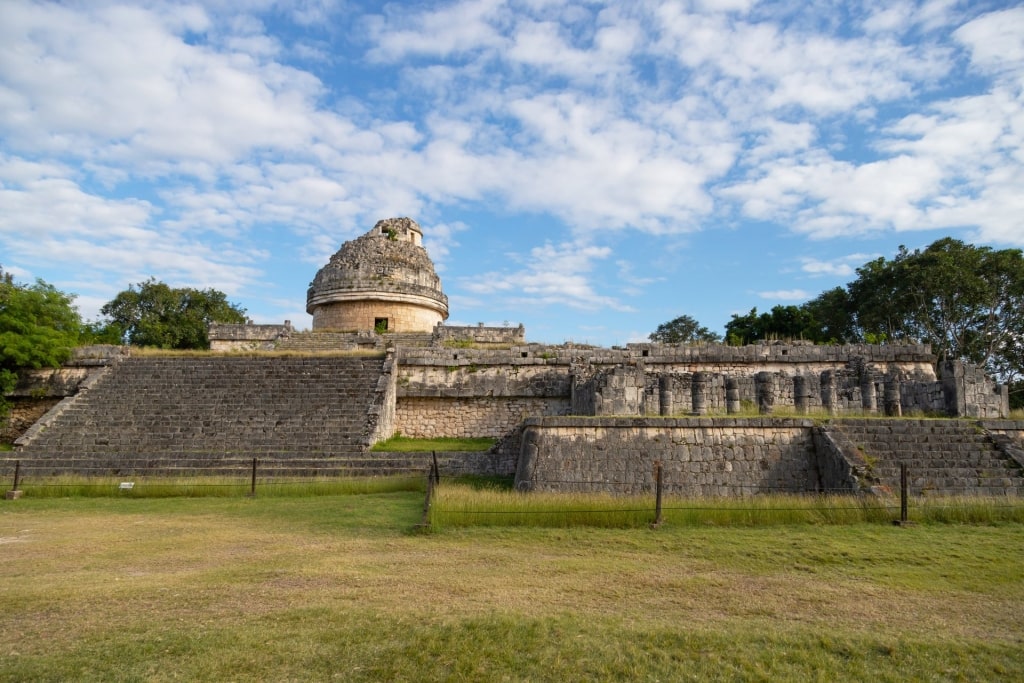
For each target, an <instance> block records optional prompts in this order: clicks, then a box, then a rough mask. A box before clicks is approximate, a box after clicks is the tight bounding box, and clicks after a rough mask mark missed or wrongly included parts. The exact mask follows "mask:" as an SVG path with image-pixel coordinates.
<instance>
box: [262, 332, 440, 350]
mask: <svg viewBox="0 0 1024 683" xmlns="http://www.w3.org/2000/svg"><path fill="white" fill-rule="evenodd" d="M433 343H434V335H433V334H432V333H430V332H388V333H385V334H376V333H374V332H320V331H317V332H295V333H292V334H290V335H288V336H287V337H282V338H281V339H280V340H278V342H277V345H276V346H275V347H274V348H275V350H276V351H295V352H299V353H333V352H337V351H354V350H360V349H362V350H375V351H384V350H385V349H386V348H388V347H394V346H404V347H417V348H429V347H430V346H432V345H433Z"/></svg>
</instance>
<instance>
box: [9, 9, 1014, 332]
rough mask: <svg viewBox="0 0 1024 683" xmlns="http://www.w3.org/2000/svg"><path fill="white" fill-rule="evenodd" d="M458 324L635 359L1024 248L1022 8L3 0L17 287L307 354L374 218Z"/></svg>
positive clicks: (86, 311) (12, 262)
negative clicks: (401, 232)
mask: <svg viewBox="0 0 1024 683" xmlns="http://www.w3.org/2000/svg"><path fill="white" fill-rule="evenodd" d="M397 216H408V217H411V218H413V219H414V220H416V221H417V222H418V223H419V224H420V225H421V226H422V227H423V231H424V244H425V246H426V248H427V250H428V252H429V254H430V256H431V258H432V259H433V260H434V263H435V266H436V268H437V270H438V274H439V275H440V277H441V280H442V284H443V288H444V291H445V293H446V294H447V295H448V298H449V307H450V317H449V319H448V321H447V322H448V324H451V325H455V324H469V325H475V324H477V323H481V322H482V323H484V324H487V325H503V324H506V323H508V324H512V325H517V324H520V323H522V324H523V325H525V327H526V335H527V339H528V340H529V341H532V342H542V343H562V342H567V341H572V342H576V343H590V344H598V345H602V346H612V345H621V344H626V343H630V342H638V341H643V340H645V339H646V337H647V335H648V334H650V333H651V332H652V331H654V330H655V329H656V328H657V326H658V325H659V324H660V323H663V322H666V321H668V320H671V319H673V318H675V317H677V316H680V315H689V316H691V317H693V318H696V319H697V320H698V321H699V322H700V323H702V324H703V325H705V326H707V327H709V328H710V329H711V330H712V331H715V332H719V333H722V332H723V330H724V327H725V324H726V323H727V322H728V321H729V319H730V317H731V316H732V315H733V314H744V313H746V312H748V311H749V310H750V309H751V308H754V307H756V308H757V309H758V311H766V310H770V309H771V308H772V307H773V306H776V305H789V304H800V303H802V302H804V301H807V300H809V299H811V298H814V297H815V296H817V295H818V294H820V293H821V292H823V291H825V290H827V289H831V288H833V287H836V286H841V285H844V284H846V283H848V282H850V281H852V280H853V279H855V278H856V268H857V267H858V266H861V265H863V264H864V263H866V262H867V261H870V260H873V259H875V258H878V257H880V256H884V257H886V258H890V257H892V256H893V255H894V254H895V253H896V250H897V249H898V247H899V246H900V245H906V246H907V247H909V248H911V249H914V248H920V247H924V246H927V245H928V244H930V243H931V242H933V241H935V240H936V239H939V238H941V237H946V236H952V237H955V238H957V239H961V240H963V241H965V242H970V243H973V244H977V245H987V246H991V247H993V248H998V249H1003V248H1020V247H1024V6H1021V5H1015V4H1013V3H1005V2H988V1H986V0H977V1H972V2H957V1H955V0H927V1H924V2H913V1H909V0H908V1H901V0H877V1H876V0H864V1H862V2H840V1H838V0H831V1H830V0H804V1H801V2H791V1H790V0H785V1H782V2H773V1H768V2H758V1H757V0H690V1H685V0H628V1H626V0H622V1H619V2H610V1H609V2H605V1H599V0H593V1H590V0H577V1H576V2H556V1H552V0H447V1H436V2H433V1H423V2H373V1H370V0H366V1H358V0H205V1H199V2H184V1H182V2H177V1H172V0H167V1H161V0H151V1H146V0H138V1H135V2H114V1H110V2H108V1H106V0H82V1H81V2H75V1H68V2H30V1H28V0H0V266H2V267H3V268H4V270H6V271H8V272H10V273H12V274H14V276H15V278H16V279H17V280H19V281H22V282H32V281H34V280H35V279H36V278H41V279H43V280H45V281H46V282H48V283H50V284H52V285H54V286H56V287H57V288H59V289H61V290H62V291H64V292H67V293H69V294H74V295H76V304H77V306H78V308H79V311H80V312H81V314H82V315H83V317H84V318H85V319H87V320H98V319H99V318H100V314H99V309H100V308H101V307H102V305H103V304H104V303H105V302H107V301H109V300H110V299H112V298H113V297H114V296H115V295H116V294H117V293H118V292H120V291H122V290H124V289H126V288H128V287H129V286H130V285H133V284H138V283H141V282H144V281H145V280H147V279H148V278H151V277H153V278H156V279H157V280H161V281H163V282H166V283H168V284H170V285H172V286H175V287H195V288H200V289H206V288H215V289H218V290H220V291H223V292H225V293H226V294H227V295H228V299H229V300H230V301H232V302H233V303H236V304H238V305H239V306H241V307H243V308H245V309H246V311H247V314H248V315H249V316H250V317H251V318H252V320H253V321H254V322H257V323H281V322H283V321H284V320H290V321H292V323H293V324H294V325H295V326H296V327H297V328H299V329H308V328H309V327H311V323H312V318H311V317H310V316H309V315H308V314H307V313H306V312H305V297H306V289H307V287H308V286H309V283H310V281H311V280H312V279H313V277H314V275H315V274H316V271H317V270H318V269H319V268H320V267H322V266H323V265H324V264H326V263H327V260H328V259H329V258H330V256H331V254H333V253H334V252H336V251H337V250H338V249H339V248H340V246H341V244H342V243H343V242H345V241H347V240H350V239H353V238H355V237H358V236H359V235H361V234H363V233H365V232H367V231H369V230H370V228H372V227H373V225H374V223H376V222H377V221H378V220H380V219H382V218H389V217H397Z"/></svg>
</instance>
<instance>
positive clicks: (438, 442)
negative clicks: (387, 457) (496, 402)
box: [370, 434, 497, 453]
mask: <svg viewBox="0 0 1024 683" xmlns="http://www.w3.org/2000/svg"><path fill="white" fill-rule="evenodd" d="M495 443H497V440H496V439H491V438H487V437H483V438H464V439H456V438H439V439H414V438H412V437H408V436H402V435H401V434H396V435H395V436H393V437H391V438H390V439H386V440H385V441H380V442H378V443H376V444H374V446H373V447H372V448H371V449H370V450H371V451H378V452H379V451H389V452H392V453H423V452H427V451H486V450H489V449H490V448H491V446H493V445H494V444H495Z"/></svg>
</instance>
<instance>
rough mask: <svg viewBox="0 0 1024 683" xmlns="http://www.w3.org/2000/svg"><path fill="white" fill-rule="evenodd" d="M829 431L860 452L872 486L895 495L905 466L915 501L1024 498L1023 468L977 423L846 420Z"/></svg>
mask: <svg viewBox="0 0 1024 683" xmlns="http://www.w3.org/2000/svg"><path fill="white" fill-rule="evenodd" d="M829 429H830V431H831V432H832V433H833V438H836V437H838V438H839V439H842V440H845V441H846V442H847V444H849V445H852V446H853V447H855V448H856V449H857V450H858V451H859V452H860V454H861V455H862V456H863V458H864V460H865V461H866V462H867V463H868V466H867V470H868V476H869V478H870V479H871V480H873V483H874V484H875V485H876V486H877V487H880V488H882V489H883V490H885V489H887V490H888V491H890V492H891V493H893V494H894V495H899V490H900V465H901V464H906V465H907V478H908V488H909V493H910V495H911V496H921V495H925V496H927V495H952V496H958V495H982V496H993V495H995V496H1002V495H1013V496H1021V495H1024V469H1022V463H1019V462H1017V461H1016V460H1014V458H1012V457H1010V455H1008V453H1007V452H1006V450H1005V449H1003V448H1000V447H999V446H998V445H997V444H996V441H995V440H993V437H992V436H991V435H990V434H988V433H987V432H986V431H985V430H984V429H983V428H981V427H980V426H979V424H978V423H977V422H972V421H967V420H914V419H904V420H877V419H843V420H836V421H834V422H832V423H831V424H830V426H829ZM836 432H838V434H837V433H836Z"/></svg>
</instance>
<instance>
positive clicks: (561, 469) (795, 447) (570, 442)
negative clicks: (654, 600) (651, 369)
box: [516, 417, 1024, 496]
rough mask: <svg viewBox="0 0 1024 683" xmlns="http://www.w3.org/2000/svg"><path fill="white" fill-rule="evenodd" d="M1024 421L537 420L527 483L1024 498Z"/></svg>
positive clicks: (553, 487) (536, 487)
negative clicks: (905, 476) (905, 474)
mask: <svg viewBox="0 0 1024 683" xmlns="http://www.w3.org/2000/svg"><path fill="white" fill-rule="evenodd" d="M1022 435H1024V422H1014V421H1009V420H998V421H995V420H994V421H981V422H972V421H967V420H934V419H928V420H915V419H910V420H908V419H899V420H895V419H880V418H871V419H863V418H861V419H841V420H835V421H829V422H827V423H825V424H822V425H817V424H816V423H815V422H814V421H811V420H807V419H793V418H767V417H766V418H707V417H704V418H621V417H618V418H610V417H605V418H601V417H598V418H579V417H557V418H536V419H530V420H527V421H526V423H525V425H524V428H523V435H522V439H521V441H520V455H519V461H518V464H517V468H516V486H517V488H519V489H520V490H533V491H594V492H609V493H616V494H640V493H648V492H650V491H652V490H653V487H654V482H655V479H654V464H655V462H661V464H662V477H663V490H664V492H665V493H668V494H678V495H683V496H742V495H752V494H762V493H785V492H788V493H801V492H840V493H842V492H846V493H875V494H882V495H894V494H898V491H899V472H900V469H899V468H900V465H901V464H906V465H907V466H908V468H909V474H910V477H909V478H910V488H911V494H912V495H915V496H919V495H956V496H963V495H994V496H1020V495H1024V449H1022V448H1021V447H1020V446H1021V443H1022V442H1021V439H1022V438H1024V437H1022Z"/></svg>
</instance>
